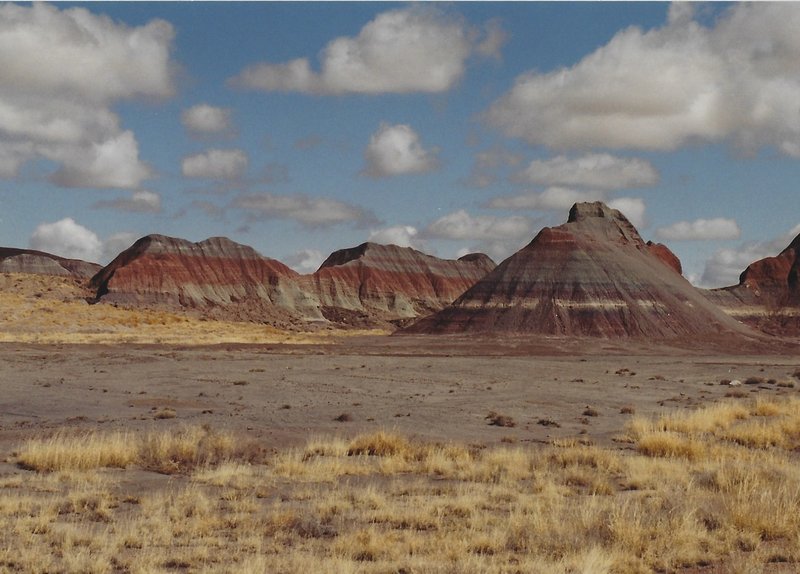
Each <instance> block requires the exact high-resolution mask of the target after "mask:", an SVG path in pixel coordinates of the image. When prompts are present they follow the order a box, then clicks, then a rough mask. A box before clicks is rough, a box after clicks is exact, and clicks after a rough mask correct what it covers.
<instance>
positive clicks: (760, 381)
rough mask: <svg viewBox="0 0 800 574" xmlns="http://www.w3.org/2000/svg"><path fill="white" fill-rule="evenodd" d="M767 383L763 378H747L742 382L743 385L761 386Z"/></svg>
mask: <svg viewBox="0 0 800 574" xmlns="http://www.w3.org/2000/svg"><path fill="white" fill-rule="evenodd" d="M766 382H767V380H766V379H765V378H764V377H747V378H746V379H745V380H744V384H745V385H763V384H765V383H766Z"/></svg>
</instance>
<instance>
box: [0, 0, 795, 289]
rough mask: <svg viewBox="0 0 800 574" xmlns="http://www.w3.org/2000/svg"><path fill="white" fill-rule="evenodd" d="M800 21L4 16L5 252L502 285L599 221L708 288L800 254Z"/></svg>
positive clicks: (615, 9) (488, 13) (248, 10)
mask: <svg viewBox="0 0 800 574" xmlns="http://www.w3.org/2000/svg"><path fill="white" fill-rule="evenodd" d="M797 29H800V5H796V4H794V3H787V4H756V5H747V4H699V5H694V4H692V5H688V4H674V5H670V4H666V3H627V2H626V3H591V2H590V3H562V2H557V3H516V2H515V3H500V2H485V3H483V2H470V3H446V4H445V3H442V4H438V3H436V4H405V3H371V2H357V3H292V2H279V3H261V2H252V3H251V2H248V3H237V2H208V3H203V2H200V3H196V2H175V3H150V2H130V3H89V4H80V3H58V4H53V5H46V4H40V5H35V6H31V5H22V4H20V5H17V4H5V5H3V6H0V245H4V246H18V247H33V248H38V249H43V250H45V251H50V252H54V253H58V254H60V255H65V256H73V257H79V258H85V259H92V260H95V261H99V262H101V263H105V262H107V261H108V260H109V258H110V257H112V256H113V255H115V254H116V253H117V252H119V251H120V250H122V249H124V248H125V247H127V246H128V245H130V244H131V243H132V242H133V241H134V240H135V239H136V238H138V237H140V236H142V235H145V234H148V233H163V234H166V235H172V236H178V237H184V238H187V239H190V240H193V241H198V240H202V239H205V238H206V237H210V236H215V235H225V236H228V237H230V238H232V239H234V240H236V241H239V242H241V243H245V244H248V245H252V246H253V247H255V248H256V249H258V250H259V251H260V252H261V253H262V254H264V255H266V256H269V257H274V258H277V259H280V260H281V261H284V262H286V263H288V264H290V265H292V266H293V267H295V268H296V269H298V270H300V271H303V272H308V271H313V270H314V269H315V268H316V266H317V265H319V263H320V262H321V261H322V259H323V258H324V257H325V256H327V254H328V253H330V252H331V251H333V250H335V249H339V248H343V247H349V246H353V245H357V244H359V243H361V242H363V241H366V240H374V241H379V242H392V243H398V244H401V245H410V246H413V247H416V248H418V249H421V250H422V251H425V252H428V253H432V254H435V255H438V256H440V257H447V258H452V257H457V256H459V255H462V254H464V253H466V252H469V251H476V250H481V251H485V252H487V253H489V254H490V255H491V256H492V257H493V258H495V259H496V260H498V261H500V260H502V259H503V258H505V257H507V256H508V255H510V254H512V253H513V252H514V251H515V250H517V249H519V248H520V247H522V246H523V245H525V244H526V243H528V242H529V241H530V239H531V238H532V237H533V236H534V235H535V234H536V232H538V230H539V229H540V228H541V227H543V226H545V225H557V224H559V223H562V222H563V221H564V220H565V219H566V214H567V210H568V208H569V206H570V205H571V203H572V202H574V201H576V200H584V199H586V200H593V199H602V200H605V201H606V202H608V203H609V204H611V205H612V206H614V207H617V208H619V209H621V210H622V211H623V212H624V213H625V214H626V215H628V217H629V218H630V219H631V220H632V221H634V223H635V224H636V225H637V226H638V228H639V230H640V232H641V233H642V235H643V236H644V237H645V239H653V240H655V241H661V242H663V243H666V244H667V245H668V246H669V247H670V248H671V249H672V250H673V251H674V252H675V253H676V254H677V255H678V256H679V257H680V258H681V260H682V262H683V264H684V270H685V275H686V276H687V277H688V278H690V280H692V281H693V282H695V283H696V284H702V285H706V286H721V285H726V284H730V283H733V282H735V280H736V277H737V276H738V273H739V272H741V271H742V270H743V269H744V267H745V266H746V265H747V264H748V263H750V262H752V261H753V260H755V259H758V258H760V257H764V256H767V255H773V254H776V253H777V252H778V251H780V250H781V249H782V248H783V247H785V246H786V245H787V244H788V243H789V241H790V240H791V238H792V237H793V236H794V235H796V234H798V233H800V209H798V205H799V203H798V200H797V193H798V192H797V182H798V181H800V104H799V103H798V102H800V38H798V36H797V34H796V30H797Z"/></svg>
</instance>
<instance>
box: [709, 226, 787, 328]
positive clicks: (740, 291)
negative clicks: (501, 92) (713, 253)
mask: <svg viewBox="0 0 800 574" xmlns="http://www.w3.org/2000/svg"><path fill="white" fill-rule="evenodd" d="M709 297H710V298H711V299H712V300H713V301H715V302H716V303H717V304H718V305H719V306H720V307H722V308H723V309H724V310H725V311H726V312H727V313H729V314H731V315H732V316H734V317H736V318H737V319H740V320H742V321H744V322H746V323H748V324H750V325H752V326H754V327H757V328H759V329H761V330H763V331H766V332H768V333H773V334H780V335H800V235H798V236H797V237H795V238H794V239H793V240H792V241H791V243H789V245H788V246H787V247H786V249H784V250H783V251H781V252H780V253H779V254H778V255H776V256H774V257H765V258H764V259H760V260H758V261H755V262H754V263H751V264H750V265H748V266H747V268H746V269H745V270H744V271H743V272H742V274H741V275H740V276H739V283H738V284H737V285H732V286H730V287H723V288H721V289H712V290H710V291H709Z"/></svg>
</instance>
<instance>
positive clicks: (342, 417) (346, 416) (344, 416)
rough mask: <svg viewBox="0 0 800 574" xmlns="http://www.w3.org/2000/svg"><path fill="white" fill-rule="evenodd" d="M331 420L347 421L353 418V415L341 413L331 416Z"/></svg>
mask: <svg viewBox="0 0 800 574" xmlns="http://www.w3.org/2000/svg"><path fill="white" fill-rule="evenodd" d="M333 420H335V421H336V422H340V423H349V422H350V421H352V420H353V415H351V414H350V413H342V414H340V415H339V416H338V417H333Z"/></svg>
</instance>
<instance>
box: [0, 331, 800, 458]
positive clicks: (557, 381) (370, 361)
mask: <svg viewBox="0 0 800 574" xmlns="http://www.w3.org/2000/svg"><path fill="white" fill-rule="evenodd" d="M798 368H800V352H798V353H791V352H782V353H780V354H766V353H759V354H750V355H745V354H725V353H719V352H715V353H704V352H702V351H698V350H694V351H692V350H681V349H674V348H669V347H663V346H662V347H658V348H654V349H647V348H646V347H637V346H627V345H626V344H624V343H619V342H616V343H615V342H608V341H600V340H598V341H590V342H586V341H547V340H541V339H539V340H525V339H516V340H505V341H496V340H492V341H475V340H463V339H462V340H459V339H448V338H436V337H428V338H426V337H421V338H404V337H362V338H352V337H351V338H348V339H345V340H342V341H340V342H338V343H333V344H322V345H291V344H269V345H234V344H225V345H216V346H203V347H199V346H169V345H107V346H104V345H31V344H20V343H3V344H0V381H2V389H3V392H2V396H0V445H1V446H0V448H2V450H3V451H4V452H5V453H8V452H9V451H10V449H12V448H13V445H14V444H17V443H18V441H19V440H21V439H22V438H24V437H27V436H32V435H38V434H41V433H48V432H52V431H54V430H57V429H62V428H69V429H85V428H103V429H116V428H125V429H131V430H144V429H152V428H169V427H170V426H171V425H181V424H187V423H188V424H210V425H212V426H213V427H216V428H226V429H231V430H235V431H243V432H247V433H248V434H250V435H251V436H253V437H254V438H259V439H263V440H264V441H265V443H266V444H267V445H268V446H274V447H276V448H278V447H282V446H286V445H294V444H300V443H303V442H305V441H306V440H307V439H308V438H309V436H313V435H319V434H334V435H345V436H350V435H353V434H356V433H358V432H362V431H365V430H376V429H393V430H398V431H400V432H402V433H406V434H409V435H413V436H419V437H421V438H426V439H433V440H442V441H447V440H456V441H463V442H468V443H479V444H492V443H498V442H500V441H503V440H505V441H515V442H518V443H520V444H524V443H541V442H550V441H552V440H554V439H559V438H574V437H578V438H581V439H583V440H588V441H592V442H593V443H595V444H612V443H613V442H614V439H615V437H617V436H618V435H619V434H620V433H622V431H623V430H624V427H625V424H626V422H627V421H628V420H629V419H630V417H631V414H629V413H622V412H621V411H622V410H623V407H627V408H626V409H625V410H627V411H633V412H634V413H636V414H640V415H657V414H661V413H664V412H667V411H670V410H673V409H690V408H695V407H697V406H698V405H702V404H707V403H709V402H713V401H719V400H743V398H744V397H745V396H746V397H754V396H764V397H772V396H779V395H798V394H799V393H800V381H797V380H796V379H793V378H792V374H793V373H794V372H795V371H796V370H797V369H798ZM749 377H761V378H763V379H764V382H763V383H762V384H751V385H742V386H740V387H730V386H728V385H721V384H720V381H722V380H725V379H739V380H741V381H745V380H746V379H747V378H749ZM790 380H794V381H795V384H796V386H795V387H793V388H788V387H785V386H780V385H778V384H776V383H777V382H779V381H790ZM732 391H735V392H734V393H733V394H736V395H740V396H739V397H731V396H727V397H726V395H730V394H731V393H732ZM169 411H174V416H172V413H170V412H169ZM164 412H167V415H166V416H167V417H168V418H158V416H157V415H159V413H162V416H163V413H164ZM490 412H495V413H498V414H502V415H504V416H506V417H510V418H511V419H512V420H513V422H514V426H494V425H491V424H489V420H487V418H486V417H487V415H489V413H490ZM586 413H590V414H586ZM342 415H344V416H342ZM337 418H343V419H349V420H343V421H341V420H336V419H337Z"/></svg>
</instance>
